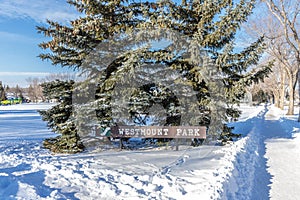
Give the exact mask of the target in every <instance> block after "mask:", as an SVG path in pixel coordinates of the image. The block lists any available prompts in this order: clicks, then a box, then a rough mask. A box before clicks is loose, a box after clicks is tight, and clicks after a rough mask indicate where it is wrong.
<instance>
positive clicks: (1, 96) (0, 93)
mask: <svg viewBox="0 0 300 200" xmlns="http://www.w3.org/2000/svg"><path fill="white" fill-rule="evenodd" d="M5 99H6V96H5V89H4V86H3V85H2V81H0V101H3V100H5Z"/></svg>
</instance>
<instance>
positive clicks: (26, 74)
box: [0, 72, 50, 77]
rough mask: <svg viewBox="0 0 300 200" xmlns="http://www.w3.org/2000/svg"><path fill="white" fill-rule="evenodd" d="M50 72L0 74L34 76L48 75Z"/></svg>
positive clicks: (1, 74) (5, 73) (6, 73)
mask: <svg viewBox="0 0 300 200" xmlns="http://www.w3.org/2000/svg"><path fill="white" fill-rule="evenodd" d="M48 75H50V73H47V72H0V77H1V76H28V77H33V76H34V77H36V76H48Z"/></svg>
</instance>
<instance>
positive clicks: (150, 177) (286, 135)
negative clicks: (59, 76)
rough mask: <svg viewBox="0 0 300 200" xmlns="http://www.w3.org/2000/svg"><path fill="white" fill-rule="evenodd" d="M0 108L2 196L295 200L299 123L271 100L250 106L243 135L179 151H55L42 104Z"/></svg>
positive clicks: (239, 127) (299, 174) (299, 175)
mask: <svg viewBox="0 0 300 200" xmlns="http://www.w3.org/2000/svg"><path fill="white" fill-rule="evenodd" d="M47 108H49V105H46V104H44V105H39V104H38V105H35V104H29V105H28V104H26V105H25V104H24V105H16V106H2V107H0V199H1V200H2V199H3V200H5V199H22V200H23V199H24V200H27V199H89V200H90V199H101V200H102V199H120V200H121V199H124V200H127V199H128V200H132V199H157V200H158V199H159V200H160V199H180V200H181V199H188V200H194V199H195V200H196V199H201V200H202V199H203V200H206V199H230V200H231V199H233V200H234V199H237V200H240V199H253V200H256V199H258V200H260V199H269V198H271V199H297V198H298V197H299V196H300V191H299V188H300V183H299V181H298V180H299V179H300V170H297V167H298V166H299V164H300V134H298V133H299V132H300V131H299V128H300V124H298V123H297V122H296V121H295V120H296V119H295V118H294V117H286V116H285V115H284V112H282V111H279V110H277V109H276V108H274V107H272V106H268V107H267V106H258V107H247V106H242V110H243V111H244V112H243V114H242V116H241V118H240V120H239V121H238V122H234V123H232V124H231V125H232V126H234V127H235V130H234V131H235V132H236V133H241V134H242V135H243V137H242V138H241V139H239V140H238V141H236V142H234V143H232V144H229V145H226V146H217V145H213V144H210V145H203V146H200V147H196V148H194V147H188V146H181V147H180V150H179V151H174V150H170V149H169V150H166V149H165V148H161V149H157V150H143V151H142V150H140V151H129V150H123V151H118V150H107V151H103V152H98V153H96V152H84V153H80V154H75V155H53V154H51V153H50V152H49V151H48V150H45V149H43V148H42V146H41V144H42V141H43V139H44V138H47V137H50V136H54V135H53V133H51V132H50V131H49V130H48V129H47V127H46V123H45V122H43V121H41V117H40V116H39V114H38V113H37V111H36V110H38V109H47ZM298 135H299V136H298Z"/></svg>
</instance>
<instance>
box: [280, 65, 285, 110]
mask: <svg viewBox="0 0 300 200" xmlns="http://www.w3.org/2000/svg"><path fill="white" fill-rule="evenodd" d="M284 99H285V71H283V70H282V72H281V81H280V94H279V108H280V109H281V110H283V109H284Z"/></svg>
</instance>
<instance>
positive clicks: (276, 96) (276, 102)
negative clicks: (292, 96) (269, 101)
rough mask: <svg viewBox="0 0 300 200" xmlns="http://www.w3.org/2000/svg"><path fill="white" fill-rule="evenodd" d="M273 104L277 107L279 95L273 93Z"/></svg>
mask: <svg viewBox="0 0 300 200" xmlns="http://www.w3.org/2000/svg"><path fill="white" fill-rule="evenodd" d="M273 96H274V105H275V107H277V108H279V96H278V95H276V94H274V95H273Z"/></svg>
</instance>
